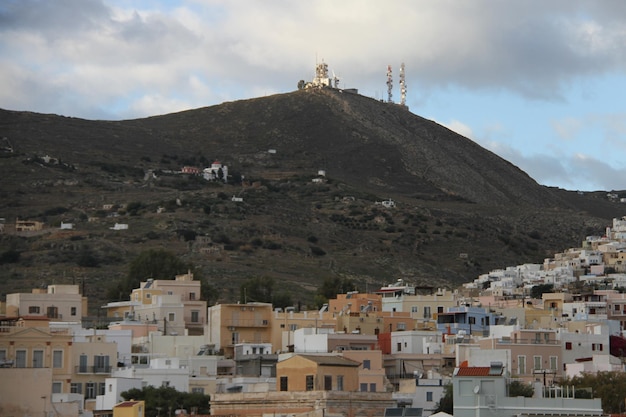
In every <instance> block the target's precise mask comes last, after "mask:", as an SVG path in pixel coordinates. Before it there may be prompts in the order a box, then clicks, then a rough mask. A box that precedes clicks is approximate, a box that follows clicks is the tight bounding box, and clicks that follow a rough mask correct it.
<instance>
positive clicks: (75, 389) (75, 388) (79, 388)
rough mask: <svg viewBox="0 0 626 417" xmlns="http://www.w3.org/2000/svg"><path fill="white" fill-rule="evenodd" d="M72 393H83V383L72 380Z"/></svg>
mask: <svg viewBox="0 0 626 417" xmlns="http://www.w3.org/2000/svg"><path fill="white" fill-rule="evenodd" d="M70 393H72V394H82V393H83V384H82V383H80V382H72V383H71V384H70Z"/></svg>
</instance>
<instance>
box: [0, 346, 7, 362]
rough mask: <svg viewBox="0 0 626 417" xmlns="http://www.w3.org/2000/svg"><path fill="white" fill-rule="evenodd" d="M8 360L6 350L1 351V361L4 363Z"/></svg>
mask: <svg viewBox="0 0 626 417" xmlns="http://www.w3.org/2000/svg"><path fill="white" fill-rule="evenodd" d="M6 358H7V351H6V349H0V361H4V360H6Z"/></svg>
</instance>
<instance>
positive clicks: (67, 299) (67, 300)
mask: <svg viewBox="0 0 626 417" xmlns="http://www.w3.org/2000/svg"><path fill="white" fill-rule="evenodd" d="M86 313H87V297H83V296H82V295H81V294H80V291H79V287H78V285H48V287H47V288H45V289H40V288H36V289H33V290H32V292H30V293H13V294H7V301H6V315H7V317H20V316H39V317H46V318H48V319H51V320H55V321H81V319H82V317H83V315H86Z"/></svg>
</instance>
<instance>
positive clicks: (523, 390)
mask: <svg viewBox="0 0 626 417" xmlns="http://www.w3.org/2000/svg"><path fill="white" fill-rule="evenodd" d="M534 393H535V390H534V388H533V386H532V385H531V384H527V383H525V382H521V381H512V382H511V383H510V384H509V397H528V398H530V397H532V396H533V394H534Z"/></svg>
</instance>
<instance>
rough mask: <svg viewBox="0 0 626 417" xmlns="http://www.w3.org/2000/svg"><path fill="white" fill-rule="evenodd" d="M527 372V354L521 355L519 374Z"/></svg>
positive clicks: (518, 362) (518, 359)
mask: <svg viewBox="0 0 626 417" xmlns="http://www.w3.org/2000/svg"><path fill="white" fill-rule="evenodd" d="M525 373H526V356H524V355H519V356H518V357H517V374H518V375H524V374H525Z"/></svg>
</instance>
